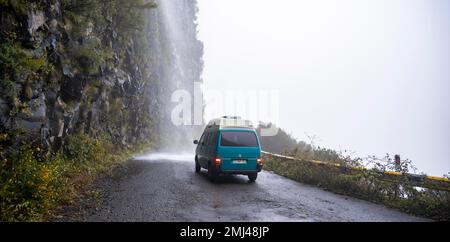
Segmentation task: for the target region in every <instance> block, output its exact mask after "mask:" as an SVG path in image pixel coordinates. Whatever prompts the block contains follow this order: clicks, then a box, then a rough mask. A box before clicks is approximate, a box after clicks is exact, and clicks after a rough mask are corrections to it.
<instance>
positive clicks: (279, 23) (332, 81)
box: [198, 0, 450, 175]
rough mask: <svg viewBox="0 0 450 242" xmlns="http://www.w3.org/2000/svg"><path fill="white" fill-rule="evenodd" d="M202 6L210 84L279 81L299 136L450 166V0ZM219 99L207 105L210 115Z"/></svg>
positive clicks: (255, 0) (245, 0)
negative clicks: (309, 136) (308, 136)
mask: <svg viewBox="0 0 450 242" xmlns="http://www.w3.org/2000/svg"><path fill="white" fill-rule="evenodd" d="M199 9H200V12H199V19H198V23H199V38H200V39H201V40H202V41H203V42H204V46H205V55H204V60H205V69H204V73H203V79H204V83H205V89H206V92H208V90H217V89H222V90H223V89H244V90H255V89H257V90H278V91H279V94H280V99H279V102H280V107H279V122H278V124H279V125H280V126H281V127H282V128H284V129H286V130H287V131H289V132H291V133H292V135H294V137H296V138H299V139H302V140H306V141H307V140H308V139H307V138H306V136H305V132H306V133H308V134H310V135H316V136H317V137H319V139H318V140H317V141H316V143H317V144H318V145H321V146H325V147H330V148H335V149H340V148H341V149H351V150H354V151H355V152H357V154H359V155H362V156H365V155H369V154H370V155H372V154H373V155H377V156H383V155H384V154H385V153H390V154H396V153H398V154H401V155H402V158H410V159H412V160H413V162H414V163H415V164H416V166H417V167H418V168H419V170H420V171H424V172H426V173H428V174H432V175H442V174H444V173H447V172H449V171H450V160H449V157H450V127H449V124H450V108H449V104H450V98H449V91H450V46H449V45H450V44H449V43H450V1H448V0H340V1H334V0H314V1H313V0H311V1H300V0H278V1H268V0H199ZM206 94H207V93H206ZM217 108H218V107H215V106H214V104H209V105H207V106H206V118H211V117H208V112H211V110H217ZM265 121H270V120H265Z"/></svg>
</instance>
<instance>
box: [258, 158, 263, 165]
mask: <svg viewBox="0 0 450 242" xmlns="http://www.w3.org/2000/svg"><path fill="white" fill-rule="evenodd" d="M256 162H257V163H258V164H260V165H262V164H264V161H263V159H262V158H257V159H256Z"/></svg>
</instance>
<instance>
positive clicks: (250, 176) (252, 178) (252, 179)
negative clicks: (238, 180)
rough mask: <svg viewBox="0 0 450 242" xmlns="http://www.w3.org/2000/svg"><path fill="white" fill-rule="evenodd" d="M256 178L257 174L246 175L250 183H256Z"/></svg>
mask: <svg viewBox="0 0 450 242" xmlns="http://www.w3.org/2000/svg"><path fill="white" fill-rule="evenodd" d="M257 177H258V173H256V172H255V173H251V174H248V179H249V180H250V181H251V182H254V181H256V178H257Z"/></svg>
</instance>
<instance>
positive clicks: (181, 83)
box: [0, 0, 202, 150]
mask: <svg viewBox="0 0 450 242" xmlns="http://www.w3.org/2000/svg"><path fill="white" fill-rule="evenodd" d="M0 5H1V10H0V18H1V24H0V42H1V44H0V45H1V46H0V67H1V73H0V79H1V80H0V81H1V83H0V93H1V97H0V130H1V131H2V132H10V131H12V130H24V131H26V134H27V135H22V136H21V137H32V138H34V139H36V140H39V142H40V143H41V144H42V145H44V146H47V147H49V148H52V149H54V150H55V149H56V150H58V149H61V147H63V146H64V142H65V140H66V137H67V136H70V135H71V134H73V133H78V132H84V133H87V134H90V135H91V136H93V137H106V138H107V139H110V140H111V141H113V142H114V143H116V144H119V145H132V144H136V143H140V142H144V141H148V140H158V139H160V138H159V137H161V136H164V134H163V132H164V130H169V129H171V130H172V131H173V130H174V129H179V128H178V127H172V126H171V124H170V121H169V118H170V113H169V112H168V110H169V109H170V106H171V105H172V104H171V103H170V93H171V92H172V91H173V90H174V89H176V88H185V89H187V90H191V89H192V87H193V82H194V81H199V80H200V75H201V70H202V61H201V56H202V45H201V43H200V42H199V41H198V40H197V38H196V23H195V20H196V11H197V10H196V1H193V0H182V1H181V0H180V1H166V0H164V1H160V2H156V3H154V2H148V1H140V0H130V1H125V0H111V1H98V0H83V1H77V0H42V1H24V0H0ZM155 6H156V8H155ZM168 113H169V114H168Z"/></svg>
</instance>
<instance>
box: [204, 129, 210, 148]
mask: <svg viewBox="0 0 450 242" xmlns="http://www.w3.org/2000/svg"><path fill="white" fill-rule="evenodd" d="M210 134H211V133H209V132H208V133H206V134H205V145H206V146H208V145H209V136H210Z"/></svg>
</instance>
